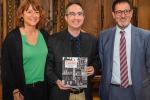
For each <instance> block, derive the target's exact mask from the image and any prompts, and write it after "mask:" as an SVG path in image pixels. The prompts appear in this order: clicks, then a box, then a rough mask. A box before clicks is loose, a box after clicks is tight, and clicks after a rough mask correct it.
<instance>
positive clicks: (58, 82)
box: [56, 80, 71, 90]
mask: <svg viewBox="0 0 150 100" xmlns="http://www.w3.org/2000/svg"><path fill="white" fill-rule="evenodd" d="M56 84H57V86H58V87H59V89H61V90H68V89H71V87H70V86H69V85H64V84H63V83H62V81H61V80H57V81H56Z"/></svg>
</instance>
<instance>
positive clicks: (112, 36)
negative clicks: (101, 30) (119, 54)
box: [108, 27, 116, 73]
mask: <svg viewBox="0 0 150 100" xmlns="http://www.w3.org/2000/svg"><path fill="white" fill-rule="evenodd" d="M110 33H111V34H110V36H109V40H108V41H109V43H108V44H109V45H110V46H109V47H110V48H108V51H109V52H108V53H109V54H110V59H111V60H110V65H112V66H110V67H111V68H108V69H110V73H112V67H113V54H114V42H115V34H116V28H115V27H114V28H112V30H111V32H110Z"/></svg>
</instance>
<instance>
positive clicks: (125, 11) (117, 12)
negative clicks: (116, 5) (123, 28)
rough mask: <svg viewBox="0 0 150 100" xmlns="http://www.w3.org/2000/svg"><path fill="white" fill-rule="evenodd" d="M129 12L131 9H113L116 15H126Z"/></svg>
mask: <svg viewBox="0 0 150 100" xmlns="http://www.w3.org/2000/svg"><path fill="white" fill-rule="evenodd" d="M130 12H131V9H126V10H116V11H114V13H115V14H116V15H117V16H121V15H122V14H125V15H128V14H130Z"/></svg>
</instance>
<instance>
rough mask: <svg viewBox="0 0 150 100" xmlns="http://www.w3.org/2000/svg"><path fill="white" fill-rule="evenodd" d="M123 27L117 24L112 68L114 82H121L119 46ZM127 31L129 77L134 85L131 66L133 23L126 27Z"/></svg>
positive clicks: (112, 81)
mask: <svg viewBox="0 0 150 100" xmlns="http://www.w3.org/2000/svg"><path fill="white" fill-rule="evenodd" d="M120 31H121V29H120V28H119V27H118V26H116V34H115V41H114V52H113V68H112V79H111V83H112V84H121V78H120V55H119V46H120V37H121V34H120ZM124 31H125V39H126V49H127V51H126V54H127V65H128V78H129V85H132V80H131V66H130V63H131V62H130V59H131V56H130V55H131V24H129V25H128V27H126V28H125V29H124Z"/></svg>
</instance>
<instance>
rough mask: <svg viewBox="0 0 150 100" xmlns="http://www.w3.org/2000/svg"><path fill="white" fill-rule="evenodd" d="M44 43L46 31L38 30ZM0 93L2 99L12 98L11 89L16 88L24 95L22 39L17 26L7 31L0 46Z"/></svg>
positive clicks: (46, 36) (46, 35) (46, 39)
mask: <svg viewBox="0 0 150 100" xmlns="http://www.w3.org/2000/svg"><path fill="white" fill-rule="evenodd" d="M40 31H41V33H42V35H43V37H44V39H45V41H46V43H47V41H48V36H49V35H48V33H47V32H46V31H44V30H40ZM1 73H2V74H1V76H2V94H3V100H13V94H12V93H13V90H14V89H16V88H18V89H19V90H20V92H21V93H22V94H23V95H24V86H25V75H24V70H23V57H22V39H21V33H20V31H19V28H16V29H14V30H12V31H11V32H10V33H8V35H7V37H6V39H5V41H4V43H3V46H2V68H1Z"/></svg>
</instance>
